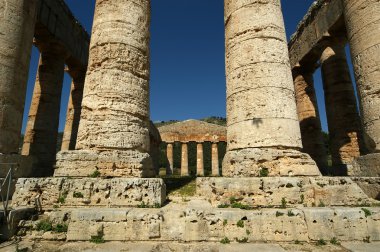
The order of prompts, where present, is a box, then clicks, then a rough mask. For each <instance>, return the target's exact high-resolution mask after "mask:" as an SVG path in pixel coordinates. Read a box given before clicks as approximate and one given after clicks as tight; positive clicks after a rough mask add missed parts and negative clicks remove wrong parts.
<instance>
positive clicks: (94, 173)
mask: <svg viewBox="0 0 380 252" xmlns="http://www.w3.org/2000/svg"><path fill="white" fill-rule="evenodd" d="M89 177H90V178H97V177H100V172H99V171H98V170H96V171H94V172H93V173H91V174H90V175H89Z"/></svg>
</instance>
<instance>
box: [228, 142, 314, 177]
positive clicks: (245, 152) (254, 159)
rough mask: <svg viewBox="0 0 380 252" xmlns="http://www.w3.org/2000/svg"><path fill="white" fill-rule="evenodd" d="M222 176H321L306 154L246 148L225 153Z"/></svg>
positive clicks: (285, 150) (293, 151) (290, 150)
mask: <svg viewBox="0 0 380 252" xmlns="http://www.w3.org/2000/svg"><path fill="white" fill-rule="evenodd" d="M223 176H224V177H265V176H321V172H320V171H319V169H318V166H317V164H316V163H315V161H314V160H313V159H312V158H311V157H310V156H309V155H308V154H306V153H302V152H300V151H297V150H292V149H284V150H281V149H272V148H248V149H241V150H232V151H228V152H227V153H226V155H225V157H224V159H223Z"/></svg>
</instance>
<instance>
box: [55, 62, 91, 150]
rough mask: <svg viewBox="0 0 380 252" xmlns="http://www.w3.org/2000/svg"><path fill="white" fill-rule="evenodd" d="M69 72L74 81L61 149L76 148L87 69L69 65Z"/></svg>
mask: <svg viewBox="0 0 380 252" xmlns="http://www.w3.org/2000/svg"><path fill="white" fill-rule="evenodd" d="M68 72H69V74H70V76H71V78H72V82H71V92H70V97H69V103H68V106H67V115H66V124H65V130H64V132H63V139H62V146H61V150H74V149H75V144H76V141H77V136H78V127H79V120H80V114H81V105H82V99H83V87H84V80H85V76H86V71H85V70H83V69H82V70H81V69H70V67H69V69H68Z"/></svg>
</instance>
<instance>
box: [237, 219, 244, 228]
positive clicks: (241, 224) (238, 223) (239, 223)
mask: <svg viewBox="0 0 380 252" xmlns="http://www.w3.org/2000/svg"><path fill="white" fill-rule="evenodd" d="M236 226H238V227H239V228H243V227H244V221H243V220H239V221H238V222H237V223H236Z"/></svg>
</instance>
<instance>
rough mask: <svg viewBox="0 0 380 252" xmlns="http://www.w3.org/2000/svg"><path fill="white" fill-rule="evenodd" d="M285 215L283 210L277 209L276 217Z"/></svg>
mask: <svg viewBox="0 0 380 252" xmlns="http://www.w3.org/2000/svg"><path fill="white" fill-rule="evenodd" d="M283 215H284V213H281V212H279V211H276V217H279V216H283Z"/></svg>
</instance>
